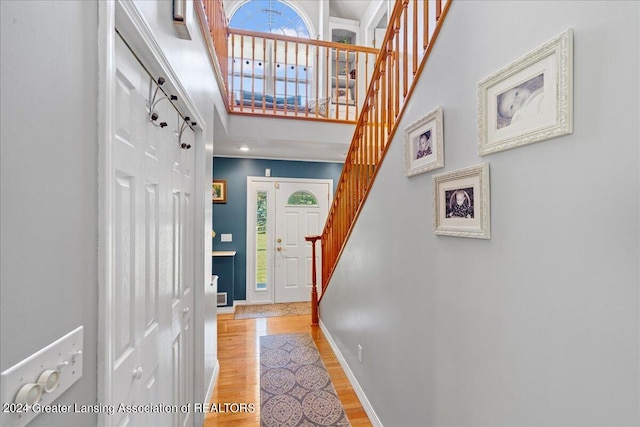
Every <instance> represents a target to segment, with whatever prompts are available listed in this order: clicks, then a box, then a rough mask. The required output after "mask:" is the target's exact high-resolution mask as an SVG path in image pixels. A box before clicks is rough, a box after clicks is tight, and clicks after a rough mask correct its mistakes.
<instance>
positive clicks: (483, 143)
mask: <svg viewBox="0 0 640 427" xmlns="http://www.w3.org/2000/svg"><path fill="white" fill-rule="evenodd" d="M572 132H573V30H572V29H568V30H567V31H565V32H564V33H562V34H560V35H558V36H556V37H555V38H553V39H552V40H550V41H548V42H546V43H545V44H543V45H542V46H540V47H539V48H537V49H535V50H533V51H531V52H529V53H528V54H526V55H525V56H523V57H521V58H520V59H518V60H516V61H515V62H513V63H511V64H509V65H508V66H506V67H505V68H503V69H501V70H499V71H497V72H496V73H494V74H492V75H491V76H489V77H487V78H485V79H484V80H482V81H480V82H479V83H478V154H480V155H481V156H483V155H486V154H491V153H495V152H498V151H503V150H508V149H510V148H514V147H518V146H521V145H525V144H531V143H533V142H538V141H544V140H546V139H549V138H554V137H557V136H560V135H566V134H570V133H572Z"/></svg>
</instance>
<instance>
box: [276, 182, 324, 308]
mask: <svg viewBox="0 0 640 427" xmlns="http://www.w3.org/2000/svg"><path fill="white" fill-rule="evenodd" d="M329 191H330V188H329V184H328V183H326V182H323V183H314V182H288V181H284V182H277V183H276V221H275V223H276V224H275V233H274V235H275V243H274V245H275V253H274V260H275V274H274V277H275V286H274V292H275V302H277V303H278V302H293V301H309V300H310V299H311V288H312V286H311V285H312V281H311V273H312V270H311V268H312V267H311V266H312V262H314V260H313V259H312V256H311V244H310V243H309V242H306V241H305V237H306V236H316V235H319V234H321V233H322V229H323V227H324V223H325V220H326V218H327V213H328V209H329V194H330V192H329ZM317 246H318V247H317V248H316V257H317V261H318V262H319V261H320V252H321V251H320V250H319V247H320V245H319V244H317ZM319 271H320V269H318V272H319ZM319 278H320V275H319V274H318V277H317V278H316V280H318V283H319Z"/></svg>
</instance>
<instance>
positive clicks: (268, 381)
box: [260, 368, 296, 394]
mask: <svg viewBox="0 0 640 427" xmlns="http://www.w3.org/2000/svg"><path fill="white" fill-rule="evenodd" d="M260 385H261V387H262V388H263V389H264V390H266V391H268V392H269V393H273V394H284V393H286V392H288V391H289V390H291V389H292V388H293V386H294V385H296V376H295V375H294V374H293V372H291V371H289V370H288V369H281V368H276V369H270V370H268V371H267V372H265V374H264V375H263V376H262V378H261V379H260Z"/></svg>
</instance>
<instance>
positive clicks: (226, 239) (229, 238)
mask: <svg viewBox="0 0 640 427" xmlns="http://www.w3.org/2000/svg"><path fill="white" fill-rule="evenodd" d="M232 240H233V235H232V234H221V235H220V241H221V242H231V241H232Z"/></svg>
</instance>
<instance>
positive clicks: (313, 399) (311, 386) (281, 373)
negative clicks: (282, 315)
mask: <svg viewBox="0 0 640 427" xmlns="http://www.w3.org/2000/svg"><path fill="white" fill-rule="evenodd" d="M260 403H261V407H260V425H261V426H263V427H276V426H277V427H315V426H349V425H350V424H349V419H348V418H347V415H346V414H345V412H344V408H343V406H342V403H341V402H340V399H339V398H338V395H337V394H336V390H335V388H334V387H333V384H332V383H331V377H329V374H328V372H327V370H326V367H325V366H324V363H322V359H321V358H320V353H319V352H318V349H317V347H316V345H315V342H314V341H313V338H312V337H311V335H310V334H308V333H304V334H284V335H266V336H262V337H260Z"/></svg>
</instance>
